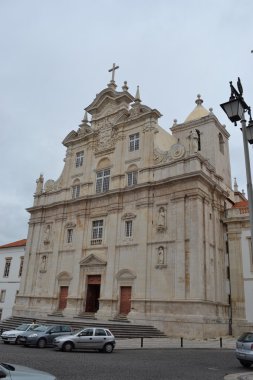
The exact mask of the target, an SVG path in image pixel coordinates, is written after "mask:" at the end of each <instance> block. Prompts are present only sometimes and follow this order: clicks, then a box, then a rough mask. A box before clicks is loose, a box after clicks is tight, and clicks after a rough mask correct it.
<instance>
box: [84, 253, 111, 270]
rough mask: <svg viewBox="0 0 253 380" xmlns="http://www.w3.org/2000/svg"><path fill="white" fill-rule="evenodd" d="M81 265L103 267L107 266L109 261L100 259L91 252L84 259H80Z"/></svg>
mask: <svg viewBox="0 0 253 380" xmlns="http://www.w3.org/2000/svg"><path fill="white" fill-rule="evenodd" d="M79 264H80V266H86V267H98V266H99V267H101V266H103V267H104V266H106V265H107V262H106V261H104V260H102V259H100V258H99V257H98V256H96V255H94V254H93V253H91V254H90V255H89V256H87V257H85V258H84V259H83V260H81V261H80V263H79Z"/></svg>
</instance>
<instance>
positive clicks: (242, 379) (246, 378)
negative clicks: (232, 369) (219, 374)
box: [224, 372, 253, 380]
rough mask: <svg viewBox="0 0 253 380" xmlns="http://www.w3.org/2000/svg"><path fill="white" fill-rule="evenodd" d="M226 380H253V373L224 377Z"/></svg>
mask: <svg viewBox="0 0 253 380" xmlns="http://www.w3.org/2000/svg"><path fill="white" fill-rule="evenodd" d="M224 380H253V373H252V372H247V373H245V372H244V373H235V374H233V375H227V376H225V377H224Z"/></svg>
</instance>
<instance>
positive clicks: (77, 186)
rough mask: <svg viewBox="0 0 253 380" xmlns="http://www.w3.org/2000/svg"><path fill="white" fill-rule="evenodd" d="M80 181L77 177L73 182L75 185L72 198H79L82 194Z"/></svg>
mask: <svg viewBox="0 0 253 380" xmlns="http://www.w3.org/2000/svg"><path fill="white" fill-rule="evenodd" d="M80 188H81V186H80V181H79V179H76V180H75V181H74V182H73V186H72V199H76V198H79V196H80Z"/></svg>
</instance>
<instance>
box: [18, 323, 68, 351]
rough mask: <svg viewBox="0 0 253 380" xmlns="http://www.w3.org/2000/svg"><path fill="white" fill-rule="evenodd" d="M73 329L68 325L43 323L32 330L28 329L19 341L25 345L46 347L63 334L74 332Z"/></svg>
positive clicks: (20, 336)
mask: <svg viewBox="0 0 253 380" xmlns="http://www.w3.org/2000/svg"><path fill="white" fill-rule="evenodd" d="M72 332H73V330H72V328H71V327H70V326H68V325H50V326H44V325H41V326H39V327H36V329H34V330H33V331H32V332H31V331H27V332H24V333H23V334H20V335H19V343H21V344H23V345H24V346H36V347H39V348H44V347H46V346H50V345H52V344H53V340H54V339H55V338H56V337H58V336H61V335H69V334H72Z"/></svg>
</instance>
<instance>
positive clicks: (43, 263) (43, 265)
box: [40, 255, 47, 273]
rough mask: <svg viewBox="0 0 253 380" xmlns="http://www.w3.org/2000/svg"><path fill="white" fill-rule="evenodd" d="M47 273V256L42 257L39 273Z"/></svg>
mask: <svg viewBox="0 0 253 380" xmlns="http://www.w3.org/2000/svg"><path fill="white" fill-rule="evenodd" d="M46 271H47V256H46V255H43V256H42V257H41V262H40V272H41V273H45V272H46Z"/></svg>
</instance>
